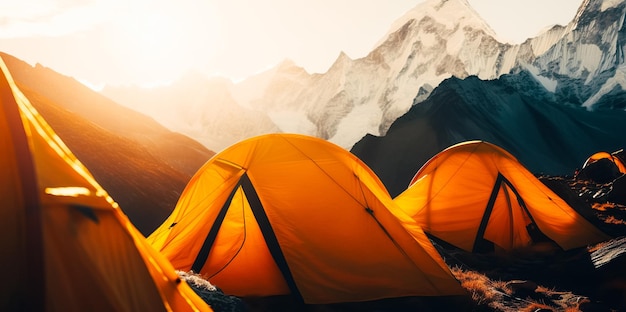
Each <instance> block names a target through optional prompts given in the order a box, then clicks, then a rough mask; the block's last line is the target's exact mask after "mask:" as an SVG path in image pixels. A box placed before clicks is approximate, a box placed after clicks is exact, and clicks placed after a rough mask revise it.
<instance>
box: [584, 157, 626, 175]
mask: <svg viewBox="0 0 626 312" xmlns="http://www.w3.org/2000/svg"><path fill="white" fill-rule="evenodd" d="M603 158H606V159H608V160H610V161H611V162H612V163H614V164H615V166H616V167H617V169H618V170H619V172H621V173H624V174H626V165H624V163H623V162H622V160H621V159H619V157H617V156H615V155H612V154H610V153H608V152H597V153H595V154H593V155H591V156H589V157H588V158H587V159H586V160H585V163H584V164H583V168H585V167H587V166H589V165H590V164H592V163H594V162H596V161H598V160H600V159H603Z"/></svg>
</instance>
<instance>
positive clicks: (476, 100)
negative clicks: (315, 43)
mask: <svg viewBox="0 0 626 312" xmlns="http://www.w3.org/2000/svg"><path fill="white" fill-rule="evenodd" d="M625 124H626V112H624V111H610V112H609V111H596V112H589V111H587V110H585V109H582V108H579V107H571V106H566V105H562V104H560V103H557V102H556V100H555V99H554V96H553V94H552V93H549V92H548V91H546V90H545V88H543V87H542V86H541V85H540V84H538V83H537V82H536V80H535V79H534V78H533V77H532V76H531V75H530V74H528V73H527V72H520V73H518V74H511V75H505V76H502V77H501V78H500V79H497V80H490V81H483V80H480V79H478V78H477V77H475V76H471V77H468V78H466V79H464V80H461V79H458V78H450V79H447V80H446V81H444V82H443V83H442V84H440V85H439V86H438V87H437V88H436V89H435V90H433V92H432V94H431V95H430V96H429V97H428V99H426V100H425V101H424V102H422V103H420V104H419V105H415V106H413V107H412V108H411V109H410V110H409V112H407V113H406V114H405V115H403V116H401V117H400V118H398V119H397V120H396V121H395V122H394V123H393V124H392V125H391V127H390V129H389V131H388V132H387V134H386V135H385V136H382V137H376V136H373V135H367V136H365V137H364V138H363V139H362V140H360V141H359V142H357V143H356V144H355V146H354V147H353V148H352V150H351V151H352V152H353V153H354V154H355V155H357V156H358V157H359V158H361V159H362V160H363V161H365V162H366V163H367V164H368V165H369V166H370V167H371V168H372V169H373V170H374V171H375V172H376V173H377V174H378V175H379V177H380V178H381V180H382V181H383V183H384V184H385V185H386V186H387V188H388V189H389V192H390V193H391V195H392V196H395V195H397V194H399V193H400V192H402V191H403V190H404V189H406V187H407V186H408V184H409V181H410V180H411V178H412V177H413V175H415V173H416V172H417V171H418V170H419V168H420V167H421V166H422V165H423V164H424V163H425V162H426V161H428V160H429V159H430V158H431V157H432V156H434V155H435V154H436V153H438V152H440V151H441V150H443V149H445V148H447V147H449V146H451V145H453V144H456V143H459V142H463V141H467V140H484V141H488V142H490V143H493V144H496V145H498V146H500V147H502V148H504V149H505V150H507V151H509V152H510V153H511V154H513V155H514V156H515V157H517V159H518V160H519V161H520V162H521V163H522V164H523V165H524V166H526V167H527V168H528V169H529V170H530V171H531V172H533V173H545V174H554V175H556V174H561V175H567V174H572V173H573V172H574V170H576V168H580V167H581V166H582V163H583V162H584V160H585V159H586V158H587V157H588V156H589V155H591V154H593V153H594V152H596V151H598V150H609V151H613V150H617V149H619V148H622V147H624V146H626V136H625V135H624V133H626V132H625V131H624V130H626V126H625Z"/></svg>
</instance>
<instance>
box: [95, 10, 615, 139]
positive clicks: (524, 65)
mask: <svg viewBox="0 0 626 312" xmlns="http://www.w3.org/2000/svg"><path fill="white" fill-rule="evenodd" d="M625 7H626V5H625V4H624V2H623V1H615V0H604V1H603V0H585V1H584V2H583V3H582V4H581V6H580V8H579V10H578V12H577V15H576V17H575V18H574V19H573V20H572V21H571V22H570V23H569V24H568V25H565V26H560V25H555V26H553V27H551V28H548V29H546V31H545V32H543V33H541V34H539V35H538V36H536V37H534V38H529V39H528V40H526V41H525V42H523V43H522V44H516V45H513V44H508V43H502V42H500V41H498V39H497V36H496V35H495V33H494V32H493V30H491V28H490V27H489V26H488V25H487V24H486V23H485V22H484V20H483V19H482V18H481V17H480V16H479V15H478V14H477V13H476V11H474V10H473V9H472V7H471V6H470V5H469V3H468V2H467V1H466V0H427V1H425V2H423V3H421V4H419V5H417V6H416V7H415V8H413V9H412V10H410V11H409V12H407V13H406V14H405V15H404V16H402V17H400V18H399V19H398V20H397V21H396V22H395V23H394V24H393V25H392V26H391V27H390V29H389V31H388V33H387V34H386V35H385V36H384V37H383V38H382V39H381V40H380V41H379V44H377V45H376V47H375V48H374V49H373V50H372V51H371V52H370V53H369V54H368V55H367V56H365V57H363V58H359V59H355V60H353V59H351V58H350V57H349V56H348V55H346V54H344V53H340V55H339V56H338V58H337V59H336V61H335V62H334V64H332V66H330V68H329V69H328V71H326V72H325V73H322V74H318V73H314V74H309V73H308V72H306V71H305V70H304V69H303V68H301V67H299V66H297V65H296V64H294V63H293V62H291V61H289V60H286V61H284V62H283V63H281V64H279V65H277V66H276V67H275V68H272V69H270V70H268V71H266V72H263V73H260V74H258V75H255V76H253V77H250V78H248V79H246V80H244V81H241V82H238V83H233V82H231V81H228V80H224V79H220V78H212V79H209V78H204V79H203V80H202V79H197V80H195V81H196V85H195V87H194V88H187V89H184V88H179V87H177V86H174V87H161V88H154V89H150V90H147V89H141V88H138V87H113V86H108V87H105V88H104V90H103V91H102V92H103V94H105V95H106V96H108V97H110V98H111V99H113V100H115V101H117V102H118V103H120V104H122V105H126V106H129V107H134V108H137V109H138V110H140V111H142V112H143V113H145V114H148V115H150V116H152V117H154V118H155V119H156V120H157V121H159V122H161V123H162V124H164V125H166V126H167V127H169V128H170V129H173V130H175V131H178V132H181V133H184V134H187V135H189V136H190V137H192V138H194V139H196V140H198V141H199V142H201V143H203V144H204V145H205V146H207V147H208V148H210V149H212V150H216V151H218V150H221V149H222V148H224V147H226V146H228V145H230V144H233V143H235V142H237V141H239V140H240V139H241V138H245V137H250V136H254V135H258V134H263V133H267V132H276V131H281V132H295V133H303V134H308V135H314V136H318V137H321V138H324V139H328V140H329V141H331V142H334V143H336V144H339V145H340V146H342V147H344V148H346V149H350V148H352V146H353V145H354V144H355V143H356V142H357V141H358V140H360V139H361V138H362V137H363V136H364V135H366V134H372V135H384V134H385V133H386V132H387V129H388V128H389V126H390V125H391V123H392V122H393V121H395V120H396V119H397V118H398V117H400V116H401V115H403V114H404V113H406V112H407V111H408V110H409V109H410V108H411V107H412V106H413V105H416V104H418V103H420V102H422V101H424V100H425V99H426V98H427V97H428V95H429V94H430V92H432V90H433V89H434V88H436V87H437V86H438V85H439V84H440V83H441V82H442V81H443V80H445V79H447V78H450V77H457V78H466V77H469V76H477V77H478V78H480V79H482V80H492V79H497V78H498V77H500V76H501V75H503V74H509V73H512V72H515V71H519V70H522V69H524V70H527V71H529V72H531V73H532V74H533V75H534V77H535V79H537V80H538V81H540V82H541V83H542V84H543V85H544V87H545V88H546V89H548V90H549V91H551V92H553V93H554V94H555V96H556V98H557V100H558V101H559V102H561V103H562V104H566V105H568V104H571V105H574V106H581V105H582V106H585V107H587V108H588V109H601V108H607V107H609V108H612V107H614V106H616V108H624V105H623V104H620V103H614V102H611V101H607V100H606V99H604V95H614V93H616V92H617V93H619V91H620V90H621V89H622V87H621V86H622V85H623V81H624V79H623V77H624V73H623V69H622V66H621V65H622V64H623V49H622V45H623V40H624V39H623V37H624V34H623V32H624V30H623V19H624V10H625ZM192 76H193V74H192ZM183 79H187V80H188V77H187V78H183ZM181 83H182V82H181ZM157 94H159V95H160V96H156V95H157ZM612 98H615V97H614V96H612ZM620 105H621V106H620ZM157 108H158V109H157ZM226 108H227V109H228V111H231V112H237V113H235V114H232V115H230V116H228V118H225V117H224V116H225V114H224V113H225V109H226ZM250 125H254V126H253V127H251V126H250ZM222 126H227V127H229V129H231V130H233V131H228V132H227V133H225V131H221V130H222V129H223V128H222Z"/></svg>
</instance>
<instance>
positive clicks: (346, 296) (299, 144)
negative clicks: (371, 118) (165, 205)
mask: <svg viewBox="0 0 626 312" xmlns="http://www.w3.org/2000/svg"><path fill="white" fill-rule="evenodd" d="M148 241H149V242H150V243H151V244H153V246H154V247H155V248H157V249H158V250H160V251H161V252H162V253H163V254H164V255H165V256H166V257H167V258H168V259H169V260H170V261H171V262H172V264H173V265H174V267H176V268H177V269H180V270H193V271H194V272H199V273H200V274H202V275H203V276H205V277H206V278H208V279H209V280H210V281H211V282H212V283H213V284H215V285H217V286H218V287H220V288H221V289H223V290H224V292H225V293H229V294H233V295H237V296H240V297H248V296H273V295H285V294H291V295H292V296H294V297H295V298H297V299H299V300H300V301H301V302H303V303H307V304H323V303H337V302H357V301H369V300H375V299H381V298H391V297H402V296H439V295H459V294H465V291H464V290H463V289H462V288H461V287H460V284H459V283H458V281H457V280H456V279H455V278H454V277H453V275H452V274H451V272H450V271H449V269H448V267H447V266H446V264H445V263H444V261H443V259H442V258H441V256H440V255H439V254H438V253H437V251H436V249H435V248H434V246H433V245H432V244H431V243H430V241H429V240H428V238H427V237H426V235H425V234H424V232H423V231H422V230H421V229H420V228H419V226H417V225H415V222H414V221H413V220H412V219H410V218H408V217H407V216H405V215H402V214H401V213H399V211H398V210H397V208H396V207H395V205H394V203H393V201H392V199H391V197H390V196H389V194H388V193H387V191H386V189H385V188H384V186H383V184H382V183H381V182H380V180H379V179H378V177H376V176H375V174H374V173H373V172H372V171H371V170H370V169H369V168H368V167H366V166H365V164H364V163H362V162H361V161H360V160H359V159H358V158H356V157H355V156H354V155H353V154H351V153H349V152H348V151H346V150H344V149H342V148H340V147H338V146H336V145H334V144H332V143H330V142H327V141H325V140H322V139H319V138H315V137H308V136H303V135H298V134H268V135H262V136H258V137H254V138H250V139H247V140H244V141H242V142H239V143H237V144H235V145H232V146H230V147H229V148H227V149H225V150H223V151H222V152H220V153H218V154H216V155H215V156H214V157H213V158H211V159H210V160H209V161H208V162H207V163H206V164H205V165H204V166H203V167H202V168H201V169H200V170H199V171H198V172H197V173H196V174H195V176H194V177H192V179H191V181H190V182H189V184H188V185H187V187H186V188H185V190H184V191H183V193H182V195H181V197H180V199H179V201H178V203H177V205H176V207H175V209H174V211H173V213H172V214H171V216H170V217H169V218H168V219H167V220H166V221H165V222H164V223H163V224H162V225H161V226H160V227H159V228H158V229H157V230H155V231H154V232H153V233H152V234H151V235H150V236H149V237H148Z"/></svg>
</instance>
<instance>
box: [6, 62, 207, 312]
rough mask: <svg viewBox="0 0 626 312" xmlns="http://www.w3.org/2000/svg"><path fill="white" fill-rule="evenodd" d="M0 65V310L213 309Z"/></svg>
mask: <svg viewBox="0 0 626 312" xmlns="http://www.w3.org/2000/svg"><path fill="white" fill-rule="evenodd" d="M0 67H1V69H2V75H0V168H1V170H2V175H0V202H2V209H0V211H1V214H2V215H1V217H0V246H1V247H2V256H0V267H2V268H4V273H3V279H2V282H1V283H0V310H2V311H17V310H19V311H95V310H97V311H211V309H210V307H209V306H208V305H207V304H206V303H205V302H204V301H202V299H201V298H200V297H198V296H197V295H196V294H195V293H194V291H193V289H191V287H190V286H189V285H187V284H186V282H184V281H181V280H180V279H179V277H178V275H177V274H176V272H175V270H174V268H173V267H172V265H171V264H170V263H169V262H168V261H167V259H165V258H164V257H163V256H162V255H160V254H159V253H158V252H157V251H156V250H154V249H153V248H152V247H151V246H150V245H149V244H148V243H147V242H146V240H145V237H143V236H142V235H141V234H140V233H139V231H138V230H136V229H135V228H134V227H133V225H132V224H131V223H130V221H129V220H128V218H127V217H126V216H125V215H124V214H123V213H122V212H121V210H120V209H119V208H118V206H117V203H115V202H114V201H113V200H112V199H111V197H109V195H108V194H107V193H106V191H105V190H104V189H102V187H101V186H100V185H98V183H97V182H96V181H95V180H94V178H93V177H92V176H91V174H90V173H89V172H88V171H87V169H86V168H85V167H84V166H83V165H82V164H81V163H80V162H79V161H78V159H76V157H75V156H74V155H73V154H72V153H71V152H70V151H69V150H68V149H67V147H66V146H65V145H64V144H63V142H62V141H61V140H60V139H59V137H58V136H56V135H55V133H54V131H53V130H52V129H51V128H50V127H49V126H48V124H47V123H46V122H45V121H44V120H43V118H42V117H41V116H40V115H39V114H38V113H37V111H36V110H35V109H34V108H33V107H32V106H31V104H30V102H29V101H28V99H27V98H26V97H25V96H24V95H23V94H22V93H21V92H20V90H19V89H18V87H17V86H16V85H15V83H14V81H13V80H12V78H11V76H10V73H9V71H8V69H7V67H6V65H5V64H4V62H3V61H2V60H1V59H0Z"/></svg>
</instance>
